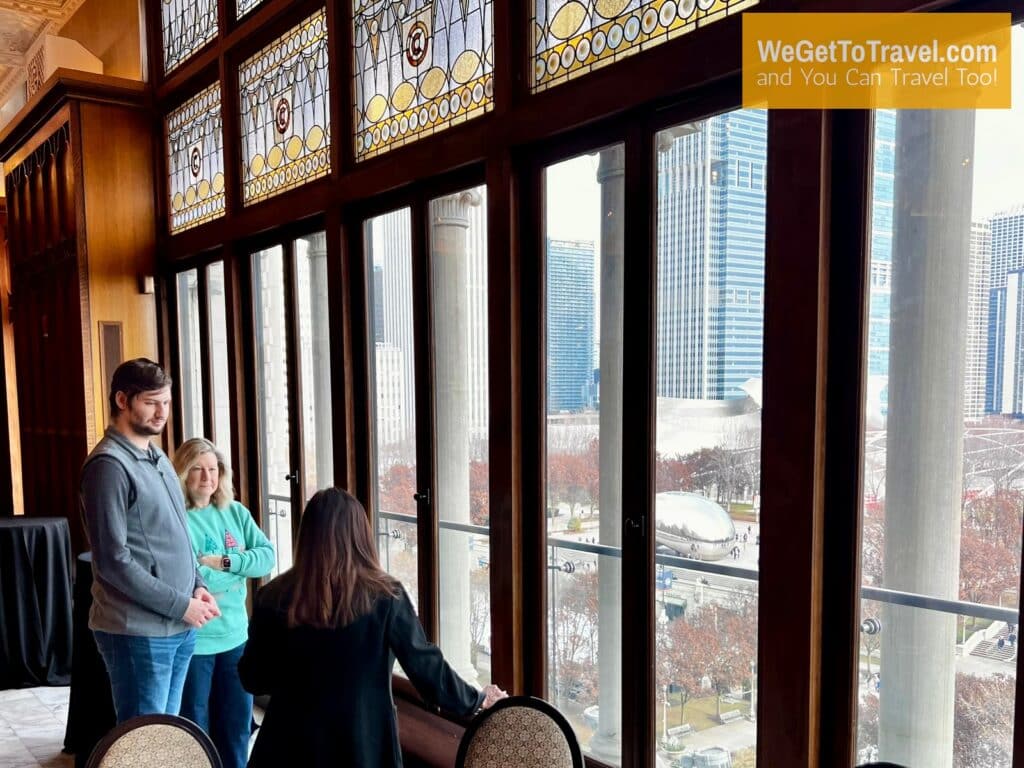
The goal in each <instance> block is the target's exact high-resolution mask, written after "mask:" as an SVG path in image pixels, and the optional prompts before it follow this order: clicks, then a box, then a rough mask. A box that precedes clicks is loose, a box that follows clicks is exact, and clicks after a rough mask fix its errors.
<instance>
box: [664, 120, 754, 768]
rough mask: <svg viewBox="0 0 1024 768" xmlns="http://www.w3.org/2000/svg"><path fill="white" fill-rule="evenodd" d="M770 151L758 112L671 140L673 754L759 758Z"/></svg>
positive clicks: (746, 761) (669, 614) (668, 706)
mask: <svg viewBox="0 0 1024 768" xmlns="http://www.w3.org/2000/svg"><path fill="white" fill-rule="evenodd" d="M766 143H767V115H766V113H765V112H763V111H758V110H745V111H739V112H730V113H726V114H723V115H719V116H717V117H713V118H711V119H708V120H704V121H701V122H697V123H686V124H683V125H679V126H675V127H673V128H670V129H668V130H665V131H662V132H661V133H659V134H658V136H657V141H656V142H655V147H656V152H657V155H656V158H655V162H656V167H657V173H658V185H657V188H658V229H657V264H658V272H657V275H658V282H657V301H658V306H657V318H658V326H657V327H658V336H657V354H658V360H657V377H658V378H657V382H658V383H657V395H658V401H657V451H658V458H657V467H656V472H657V474H656V477H655V490H656V496H655V505H656V506H655V519H656V534H655V537H656V547H657V555H656V562H657V580H656V582H655V585H654V589H655V590H656V595H657V598H656V600H657V604H658V606H659V609H658V618H657V626H656V627H655V629H654V631H655V638H656V658H657V666H656V674H657V690H656V691H655V692H654V693H655V702H656V706H657V707H658V709H657V711H658V712H659V714H660V717H659V721H658V727H657V730H656V733H657V742H656V744H657V750H658V754H659V756H661V757H662V758H664V759H665V760H666V761H671V760H673V759H677V758H679V757H681V756H683V755H689V756H692V757H693V758H694V759H695V760H696V759H698V757H699V758H700V759H703V760H704V761H705V762H706V764H708V765H729V764H731V765H736V766H739V765H742V766H748V765H749V766H752V765H753V764H754V750H755V745H756V735H757V728H756V725H755V722H754V718H755V715H756V667H755V665H756V661H757V568H758V552H759V550H760V498H759V488H760V463H761V353H762V347H763V336H764V332H763V331H764V301H763V295H764V232H765V173H764V169H765V163H766V160H767V153H766ZM716 760H717V761H719V762H715V761H716ZM728 761H731V762H728ZM698 764H700V763H698Z"/></svg>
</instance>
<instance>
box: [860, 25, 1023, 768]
mask: <svg viewBox="0 0 1024 768" xmlns="http://www.w3.org/2000/svg"><path fill="white" fill-rule="evenodd" d="M1022 43H1024V30H1022V29H1021V28H1019V27H1018V28H1015V29H1014V31H1013V44H1014V48H1015V51H1014V52H1015V53H1018V52H1019V51H1020V46H1021V45H1022ZM1022 131H1024V110H1022V109H1021V107H1020V105H1015V106H1014V108H1013V109H1012V110H1003V111H995V112H986V111H978V112H976V113H975V112H971V111H963V112H945V111H941V110H936V111H916V110H908V111H900V112H890V113H885V112H879V113H876V115H875V145H876V158H878V157H881V158H888V157H890V155H891V165H890V164H889V161H888V160H886V161H885V162H881V163H880V162H879V161H878V160H877V159H876V163H875V168H874V173H875V175H874V179H875V183H874V191H873V198H872V202H873V206H874V207H875V209H876V211H877V209H879V208H885V209H886V210H888V211H891V217H890V218H885V219H882V218H880V217H878V216H877V215H876V216H875V217H874V225H873V226H874V229H873V230H872V231H873V233H874V232H877V231H878V229H879V227H880V226H881V225H882V223H886V224H887V226H888V228H889V232H890V233H891V250H887V251H879V250H873V251H872V254H871V257H872V274H873V275H874V274H886V275H888V273H889V272H890V271H891V273H892V281H891V284H890V283H889V281H888V280H886V281H885V284H884V294H883V292H882V286H881V285H879V284H877V283H876V281H874V280H872V283H871V288H870V292H869V295H868V297H867V298H868V302H869V308H870V317H871V328H870V330H871V333H870V344H871V345H872V348H873V350H877V351H879V352H882V353H883V354H879V355H873V356H872V358H871V359H870V364H869V370H868V388H867V392H868V402H867V403H866V415H867V419H866V420H867V423H866V432H865V435H864V440H865V456H864V475H863V477H864V481H863V482H864V487H863V496H864V499H863V518H862V527H863V534H862V537H863V545H862V548H863V555H862V557H863V559H862V572H863V588H862V596H863V598H864V599H863V601H862V605H861V619H862V624H861V642H860V664H859V674H858V687H857V691H858V702H859V714H858V739H857V746H858V749H859V754H858V757H859V758H860V759H864V760H867V759H877V760H885V761H892V762H895V763H900V764H906V765H941V764H944V765H950V761H951V760H952V765H953V766H955V767H956V768H961V767H962V768H967V766H980V765H991V766H1009V765H1011V762H1012V758H1013V722H1014V701H1015V686H1016V682H1015V680H1016V676H1017V644H1018V635H1019V630H1018V622H1019V619H1018V605H1019V589H1020V559H1021V511H1022V509H1024V492H1022V487H1024V478H1022V477H1020V466H1021V464H1020V453H1021V450H1022V447H1024V430H1022V429H1021V422H1020V414H1021V412H1022V411H1024V405H1022V403H1021V383H1020V382H1021V381H1022V380H1024V376H1022V373H1021V356H1020V349H1021V335H1020V332H1021V329H1022V327H1024V326H1022V324H1021V321H1020V317H1021V310H1020V307H1021V306H1022V304H1021V303H1020V300H1019V298H1018V295H1019V288H1020V274H1021V273H1020V272H1019V271H1018V270H1019V269H1020V267H1021V266H1024V262H1022V261H1021V259H1022V257H1024V248H1022V243H1021V239H1020V235H1019V232H1014V231H1013V229H1011V228H1005V229H1004V228H1003V227H1001V226H1000V225H1001V223H1002V222H1005V221H1014V217H1015V216H1016V217H1018V218H1024V215H1022V214H1020V213H1016V214H1014V213H1012V212H1010V213H1006V212H1005V211H1007V209H1010V210H1011V211H1012V208H1010V206H1011V205H1012V204H1013V203H1014V202H1016V200H1017V199H1018V196H1017V193H1016V191H1015V190H1012V189H1011V188H1010V187H1008V186H1007V185H1006V184H1005V182H1004V179H1006V178H1008V177H1007V175H1006V174H1007V173H1009V174H1011V175H1017V171H1018V170H1019V169H1024V152H1022V150H1021V148H1020V146H1019V142H1015V141H1012V140H1009V139H1008V137H1009V136H1016V135H1019V134H1020V133H1021V132H1022ZM939 148H941V151H939ZM940 201H941V204H940ZM922 211H928V212H929V213H928V214H927V215H921V212H922ZM999 253H1003V254H1008V256H1007V257H1005V258H998V257H997V256H996V254H999ZM876 267H877V268H876ZM890 292H891V293H890ZM883 296H884V299H885V301H884V303H881V299H882V298H883ZM890 299H891V301H890ZM997 305H1001V306H1000V311H998V312H995V311H993V312H990V308H994V307H996V306H997ZM876 316H877V317H878V319H877V320H876ZM876 323H877V325H878V329H879V332H877V333H876ZM882 329H884V333H882V332H881V330H882ZM993 387H996V388H997V390H996V391H997V392H998V394H999V397H990V398H989V401H988V402H987V403H985V402H984V397H985V395H984V393H986V392H989V393H990V394H991V393H992V391H993V390H992V388H993ZM882 393H884V395H883V394H882ZM883 398H884V400H883Z"/></svg>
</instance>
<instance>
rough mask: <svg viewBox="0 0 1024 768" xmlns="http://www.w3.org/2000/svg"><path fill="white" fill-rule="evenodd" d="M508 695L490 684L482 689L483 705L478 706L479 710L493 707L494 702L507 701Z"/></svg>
mask: <svg viewBox="0 0 1024 768" xmlns="http://www.w3.org/2000/svg"><path fill="white" fill-rule="evenodd" d="M507 698H508V693H507V692H506V691H503V690H501V688H499V687H498V686H496V685H494V683H491V684H490V685H487V686H485V687H484V703H483V704H481V705H480V709H487V708H488V707H491V706H494V703H495V702H496V701H500V700H501V699H507Z"/></svg>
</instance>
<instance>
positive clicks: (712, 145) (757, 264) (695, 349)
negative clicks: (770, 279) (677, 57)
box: [657, 110, 767, 400]
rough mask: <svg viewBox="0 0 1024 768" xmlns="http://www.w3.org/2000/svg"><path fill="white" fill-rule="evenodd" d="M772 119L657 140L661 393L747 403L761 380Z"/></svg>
mask: <svg viewBox="0 0 1024 768" xmlns="http://www.w3.org/2000/svg"><path fill="white" fill-rule="evenodd" d="M766 147H767V113H766V112H764V111H763V110H740V111H738V112H730V113H727V114H723V115H718V116H716V117H713V118H710V119H709V120H706V121H704V122H702V123H693V124H688V125H684V126H680V127H678V128H675V129H672V130H670V131H666V132H663V133H662V134H661V135H660V136H659V142H658V150H659V152H658V233H657V238H658V275H659V279H658V385H657V387H658V389H657V391H658V395H659V396H660V397H680V398H699V399H714V400H719V399H726V398H735V397H743V396H745V393H744V392H743V390H742V389H740V387H741V386H742V385H743V384H744V383H745V382H746V381H747V380H748V379H751V378H757V377H760V376H761V355H762V347H763V338H764V333H763V326H764V323H763V316H764V308H763V304H764V231H765V160H766Z"/></svg>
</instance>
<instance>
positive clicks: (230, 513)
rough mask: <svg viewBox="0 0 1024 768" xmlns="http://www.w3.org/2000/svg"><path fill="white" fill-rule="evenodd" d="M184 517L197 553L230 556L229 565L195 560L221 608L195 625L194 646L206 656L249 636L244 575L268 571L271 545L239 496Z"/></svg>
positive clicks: (254, 576)
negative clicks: (218, 566)
mask: <svg viewBox="0 0 1024 768" xmlns="http://www.w3.org/2000/svg"><path fill="white" fill-rule="evenodd" d="M187 520H188V532H189V536H190V537H191V539H192V549H193V550H194V551H195V553H196V557H197V558H198V557H202V556H203V555H215V556H217V557H219V558H222V557H224V556H225V555H227V556H228V558H229V559H230V560H231V568H230V569H229V570H227V571H222V570H218V569H216V568H209V567H208V566H205V565H200V566H199V573H200V574H201V575H202V577H203V579H205V581H206V585H207V588H208V589H209V590H210V592H211V593H212V594H213V597H214V599H215V600H216V601H217V607H218V608H220V616H218V617H217V618H215V619H212V620H210V621H209V622H207V623H206V624H205V625H203V628H202V629H200V630H199V634H198V635H197V637H196V650H195V652H196V653H197V654H200V655H203V656H207V655H211V654H215V653H223V652H224V651H230V650H231V649H232V648H237V647H238V646H240V645H241V644H242V643H244V642H245V641H246V639H247V638H248V637H249V615H248V614H247V613H246V610H245V595H246V589H247V583H246V579H258V578H261V577H263V576H266V575H268V574H269V573H270V571H271V570H272V569H273V568H274V560H275V558H274V545H273V544H271V543H270V540H269V539H268V538H267V537H266V536H265V535H264V533H263V531H261V530H260V528H259V526H258V525H256V521H255V520H253V519H252V514H251V513H250V512H249V510H248V509H246V508H245V507H244V506H242V505H241V504H239V503H238V502H237V501H232V502H231V503H230V504H229V505H228V506H226V507H224V509H217V507H215V506H213V505H212V504H211V505H210V506H208V507H203V508H202V509H190V510H188V515H187Z"/></svg>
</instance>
